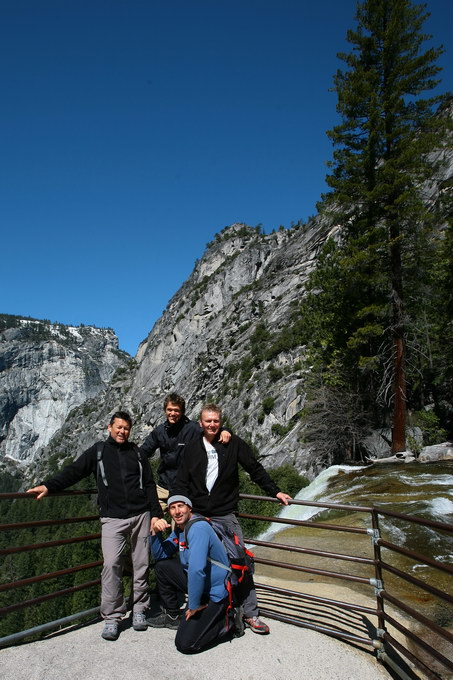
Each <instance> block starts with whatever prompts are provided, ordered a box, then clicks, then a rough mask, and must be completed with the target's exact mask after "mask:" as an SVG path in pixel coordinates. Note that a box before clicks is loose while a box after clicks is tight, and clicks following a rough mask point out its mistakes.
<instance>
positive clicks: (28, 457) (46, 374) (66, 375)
mask: <svg viewBox="0 0 453 680" xmlns="http://www.w3.org/2000/svg"><path fill="white" fill-rule="evenodd" d="M0 322H1V326H0V329H1V330H0V459H9V460H11V461H16V462H20V463H22V464H27V465H28V464H29V463H30V461H32V460H33V459H34V457H35V456H36V455H37V454H38V452H40V450H41V449H42V447H45V446H46V445H47V444H48V443H49V441H50V439H51V438H52V436H53V435H54V434H55V432H56V431H57V430H59V428H60V427H61V426H62V425H63V423H64V422H65V420H66V418H67V416H68V414H69V412H70V411H71V409H73V408H74V407H76V406H79V405H80V404H82V403H84V402H85V401H86V400H87V399H90V398H93V397H96V398H98V399H101V396H100V394H101V393H102V392H103V391H104V390H105V389H106V386H107V384H108V383H109V382H110V381H111V379H112V376H113V374H114V372H115V371H116V370H117V369H118V368H119V367H122V366H124V365H125V364H126V363H127V361H128V360H129V359H130V357H129V356H128V355H127V354H126V353H125V352H120V351H119V350H118V340H117V338H116V336H115V334H114V332H113V331H112V330H110V329H100V328H93V327H90V326H81V327H71V326H64V325H62V324H51V323H50V322H46V321H39V320H34V319H22V318H19V317H10V316H7V315H2V316H1V317H0Z"/></svg>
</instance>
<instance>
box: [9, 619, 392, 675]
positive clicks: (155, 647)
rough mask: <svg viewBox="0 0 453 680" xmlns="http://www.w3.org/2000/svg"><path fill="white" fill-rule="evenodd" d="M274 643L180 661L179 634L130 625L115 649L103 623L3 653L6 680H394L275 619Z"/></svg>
mask: <svg viewBox="0 0 453 680" xmlns="http://www.w3.org/2000/svg"><path fill="white" fill-rule="evenodd" d="M266 622H267V623H268V624H269V625H270V627H271V633H270V635H256V634H254V633H252V632H251V631H247V632H246V634H245V635H244V636H243V637H241V638H237V639H234V640H232V641H231V642H226V643H223V644H220V645H218V646H217V647H214V648H212V649H209V650H207V651H205V652H202V653H201V654H196V655H190V656H187V655H183V654H180V653H179V652H178V651H177V650H176V647H175V645H174V637H175V633H174V631H171V630H168V629H151V628H148V630H147V631H144V632H136V631H134V630H133V629H132V627H131V626H130V622H129V620H128V619H126V620H125V621H123V624H122V630H121V634H120V637H119V638H118V640H116V641H115V642H107V641H106V640H103V639H102V638H101V631H102V628H103V623H102V621H100V620H96V622H94V623H89V624H86V625H84V626H74V627H71V628H67V629H65V630H64V631H59V632H58V633H53V634H52V635H49V636H48V637H47V638H46V639H44V640H41V641H39V642H31V643H25V644H20V645H18V646H15V647H9V648H7V649H3V650H1V651H0V672H1V677H2V680H76V679H77V680H140V679H142V680H146V679H148V678H156V679H158V680H176V679H178V680H277V679H280V678H291V679H292V680H389V678H390V675H389V673H388V672H387V671H386V670H385V668H384V667H383V666H382V665H381V664H379V663H378V662H377V660H376V658H375V657H374V655H373V654H372V652H371V651H367V650H362V649H359V648H358V647H357V646H355V645H352V644H348V643H345V642H342V641H339V640H336V639H334V638H332V637H328V636H326V635H323V634H322V633H317V632H314V631H311V630H307V629H305V628H300V627H298V626H293V625H289V624H285V623H281V622H279V621H273V620H271V619H267V620H266Z"/></svg>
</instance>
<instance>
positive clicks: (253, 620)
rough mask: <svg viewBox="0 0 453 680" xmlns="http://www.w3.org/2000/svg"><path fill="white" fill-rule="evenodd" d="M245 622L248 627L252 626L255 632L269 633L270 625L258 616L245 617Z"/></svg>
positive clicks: (251, 628)
mask: <svg viewBox="0 0 453 680" xmlns="http://www.w3.org/2000/svg"><path fill="white" fill-rule="evenodd" d="M244 624H245V627H246V628H250V630H253V632H254V633H259V634H260V635H267V634H268V633H269V632H270V631H269V626H267V625H266V624H265V623H263V622H262V621H261V619H260V618H258V616H251V617H250V618H248V619H247V618H245V619H244Z"/></svg>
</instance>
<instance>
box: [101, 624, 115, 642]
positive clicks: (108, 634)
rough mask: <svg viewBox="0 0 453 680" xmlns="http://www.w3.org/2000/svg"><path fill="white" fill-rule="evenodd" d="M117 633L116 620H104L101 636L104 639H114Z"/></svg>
mask: <svg viewBox="0 0 453 680" xmlns="http://www.w3.org/2000/svg"><path fill="white" fill-rule="evenodd" d="M118 635H119V630H118V624H117V622H116V621H106V623H105V625H104V630H103V631H102V633H101V637H103V638H104V640H116V639H117V637H118Z"/></svg>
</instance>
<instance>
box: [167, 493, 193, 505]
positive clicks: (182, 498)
mask: <svg viewBox="0 0 453 680" xmlns="http://www.w3.org/2000/svg"><path fill="white" fill-rule="evenodd" d="M172 503H185V504H186V505H188V506H189V508H192V501H191V500H190V498H187V496H178V495H175V496H170V498H169V499H168V501H167V505H168V507H170V505H171V504H172Z"/></svg>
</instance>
